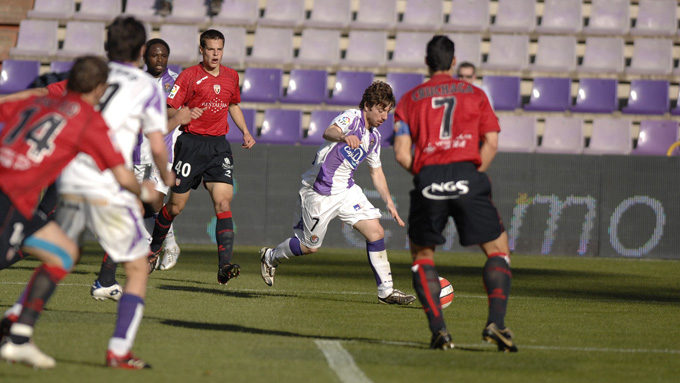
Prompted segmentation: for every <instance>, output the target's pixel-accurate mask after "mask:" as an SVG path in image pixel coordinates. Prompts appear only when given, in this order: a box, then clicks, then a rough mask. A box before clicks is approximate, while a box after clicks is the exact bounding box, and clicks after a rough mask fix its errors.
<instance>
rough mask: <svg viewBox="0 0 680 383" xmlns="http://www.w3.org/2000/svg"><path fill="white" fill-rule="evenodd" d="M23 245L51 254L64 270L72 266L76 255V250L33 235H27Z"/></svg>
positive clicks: (68, 269)
mask: <svg viewBox="0 0 680 383" xmlns="http://www.w3.org/2000/svg"><path fill="white" fill-rule="evenodd" d="M24 246H26V247H31V248H34V249H37V250H40V251H42V252H44V253H47V254H51V255H53V256H55V257H57V259H59V262H60V263H61V267H62V268H63V269H64V270H67V271H70V270H71V269H72V268H73V264H74V258H75V257H76V252H75V251H73V250H72V249H71V251H70V252H69V250H68V249H66V248H64V247H62V246H59V245H57V244H55V243H52V242H49V241H46V240H44V239H40V238H36V237H35V236H31V237H28V238H27V239H26V240H25V241H24Z"/></svg>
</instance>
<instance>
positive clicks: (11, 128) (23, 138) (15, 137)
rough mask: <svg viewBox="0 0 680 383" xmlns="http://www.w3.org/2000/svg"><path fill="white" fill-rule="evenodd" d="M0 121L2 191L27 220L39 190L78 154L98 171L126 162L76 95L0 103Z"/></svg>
mask: <svg viewBox="0 0 680 383" xmlns="http://www.w3.org/2000/svg"><path fill="white" fill-rule="evenodd" d="M0 124H4V128H3V129H2V132H0V180H2V182H1V183H0V190H2V192H3V193H5V195H7V196H8V197H9V198H10V200H11V201H12V204H13V205H14V206H15V207H16V208H17V210H18V211H19V212H20V213H21V214H22V215H24V216H25V217H26V218H29V219H30V218H31V217H32V216H33V213H34V210H35V207H36V205H37V204H38V200H39V199H40V193H41V192H42V190H43V189H44V188H45V187H47V186H48V185H50V184H51V183H53V182H54V181H55V180H56V179H57V176H59V173H61V170H62V169H63V168H64V167H65V166H66V165H67V164H68V163H69V162H71V160H72V159H73V158H74V157H75V156H76V155H77V154H78V153H79V152H84V153H87V154H89V155H90V156H92V158H93V159H94V160H95V161H96V162H97V165H98V166H99V168H100V169H102V170H104V169H107V168H111V167H114V166H116V165H120V164H124V163H125V160H124V159H123V157H122V156H121V154H120V153H119V152H118V149H117V148H116V147H115V146H114V145H113V144H112V143H111V139H110V138H109V128H108V126H106V123H105V122H104V120H103V119H102V117H101V115H100V114H99V112H97V111H95V110H94V108H93V107H92V106H91V105H90V104H88V103H86V102H85V101H83V100H82V99H81V97H80V94H74V93H68V94H66V96H63V97H61V96H59V97H56V96H52V95H49V96H45V97H31V98H28V99H25V100H20V101H15V102H7V103H4V104H0Z"/></svg>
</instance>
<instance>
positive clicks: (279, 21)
mask: <svg viewBox="0 0 680 383" xmlns="http://www.w3.org/2000/svg"><path fill="white" fill-rule="evenodd" d="M304 18H305V0H267V4H266V5H265V8H264V16H263V17H261V18H260V19H259V20H257V24H258V25H268V26H277V27H290V28H293V27H299V26H302V21H303V20H304Z"/></svg>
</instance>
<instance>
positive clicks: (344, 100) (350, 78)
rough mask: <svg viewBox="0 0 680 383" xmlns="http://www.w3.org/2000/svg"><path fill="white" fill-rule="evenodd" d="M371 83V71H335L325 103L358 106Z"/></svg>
mask: <svg viewBox="0 0 680 383" xmlns="http://www.w3.org/2000/svg"><path fill="white" fill-rule="evenodd" d="M372 83H373V72H352V71H338V72H336V73H335V86H333V92H332V93H331V96H330V97H329V98H327V99H326V103H327V104H329V105H351V106H358V105H359V103H360V102H361V97H362V96H363V95H364V91H365V90H366V88H368V86H369V85H371V84H372Z"/></svg>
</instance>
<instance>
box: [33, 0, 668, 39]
mask: <svg viewBox="0 0 680 383" xmlns="http://www.w3.org/2000/svg"><path fill="white" fill-rule="evenodd" d="M496 3H497V4H496V13H495V15H491V14H490V9H491V8H492V7H491V6H490V5H491V1H490V0H451V2H450V10H449V11H448V12H445V10H444V8H445V5H444V2H443V1H440V0H405V5H404V8H403V12H402V13H401V15H400V14H399V13H400V12H399V10H398V4H397V0H359V4H358V8H357V11H356V16H355V17H353V12H352V0H315V1H314V2H313V5H312V8H311V9H310V10H309V17H307V10H306V8H305V5H306V1H305V0H267V2H266V3H265V6H264V8H263V9H262V12H260V9H259V2H258V1H252V0H224V1H223V3H222V9H221V11H220V12H219V13H218V14H217V15H216V16H214V17H212V19H210V18H209V17H208V11H207V6H206V2H205V1H204V0H181V1H179V0H178V1H176V2H175V4H173V7H174V9H173V12H172V14H171V15H169V16H167V17H165V18H163V17H161V16H159V15H158V8H157V7H158V2H157V1H156V0H135V1H128V2H127V6H126V8H125V10H124V11H125V13H127V14H131V15H134V16H136V17H138V18H140V19H141V20H144V21H148V22H155V23H160V22H163V21H168V22H176V23H189V24H201V23H208V22H211V23H213V24H225V25H229V24H242V25H252V24H255V23H257V24H259V25H275V26H285V27H301V26H304V27H321V28H347V27H350V28H351V29H361V28H366V29H381V30H390V29H394V28H396V29H397V30H423V31H439V30H443V31H486V30H491V31H500V32H533V31H534V30H536V31H538V32H558V33H578V32H581V31H583V32H585V33H592V34H625V33H628V32H630V33H631V34H640V35H650V34H651V35H673V34H676V33H677V30H678V28H677V18H676V10H677V4H676V2H675V0H639V2H638V5H637V15H636V17H634V19H635V23H634V25H633V26H632V27H631V14H632V12H631V5H630V3H629V0H591V1H590V2H589V3H590V12H589V14H588V15H587V17H584V16H586V15H584V12H583V8H584V1H583V0H544V1H543V7H542V9H543V12H542V14H540V15H539V14H537V12H536V9H537V7H536V3H537V1H536V0H497V2H496ZM75 4H76V0H36V2H35V6H34V10H33V11H30V12H29V14H28V16H29V17H30V18H52V19H70V18H76V19H77V18H81V19H83V18H84V19H97V20H110V19H112V18H113V16H114V15H117V14H119V13H121V11H122V8H121V2H120V1H111V0H80V9H79V11H78V12H75V8H76V7H75ZM377 10H380V11H377ZM537 20H540V24H537ZM586 20H587V21H586Z"/></svg>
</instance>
